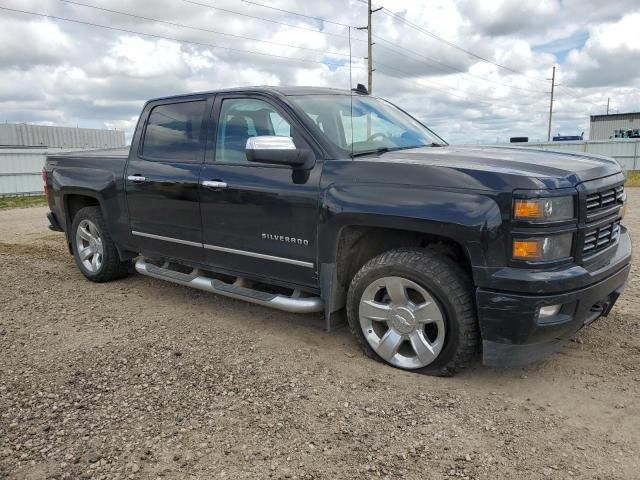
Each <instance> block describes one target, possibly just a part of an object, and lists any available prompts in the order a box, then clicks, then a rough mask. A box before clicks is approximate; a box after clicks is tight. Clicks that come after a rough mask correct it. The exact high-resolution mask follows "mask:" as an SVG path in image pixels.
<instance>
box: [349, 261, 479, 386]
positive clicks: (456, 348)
mask: <svg viewBox="0 0 640 480" xmlns="http://www.w3.org/2000/svg"><path fill="white" fill-rule="evenodd" d="M471 292H472V289H471V284H470V282H469V279H468V277H467V275H466V274H465V273H464V271H463V270H462V269H461V268H460V267H459V266H458V265H457V264H456V263H455V262H453V261H452V260H451V259H449V258H447V257H444V256H442V255H438V254H436V253H434V252H432V251H430V250H408V249H399V250H392V251H389V252H386V253H384V254H382V255H380V256H378V257H376V258H374V259H372V260H370V261H369V262H368V263H366V264H365V265H364V266H363V267H362V268H361V269H360V271H359V272H358V273H357V274H356V276H355V277H354V278H353V281H352V282H351V286H350V288H349V296H348V299H347V313H348V319H349V325H350V327H351V330H352V332H353V333H354V334H355V335H356V337H357V338H358V340H359V342H360V344H361V346H362V348H363V350H364V352H365V353H366V354H367V355H368V356H370V357H372V358H375V359H377V360H381V361H383V362H385V363H388V364H389V365H392V366H394V367H397V368H402V369H405V370H412V371H417V372H421V373H426V374H431V375H439V376H448V375H453V374H455V373H456V372H458V371H459V370H460V369H462V368H463V367H464V366H466V365H467V364H468V363H469V362H470V361H471V359H472V357H473V355H474V354H475V352H476V350H477V346H478V328H477V323H476V318H475V314H474V309H473V299H472V296H471Z"/></svg>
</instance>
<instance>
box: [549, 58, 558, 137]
mask: <svg viewBox="0 0 640 480" xmlns="http://www.w3.org/2000/svg"><path fill="white" fill-rule="evenodd" d="M548 80H551V102H549V129H548V130H547V142H550V141H551V118H552V117H553V92H554V90H555V88H556V67H555V65H554V66H553V72H552V73H551V78H549V79H548Z"/></svg>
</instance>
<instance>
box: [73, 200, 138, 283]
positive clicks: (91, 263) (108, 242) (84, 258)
mask: <svg viewBox="0 0 640 480" xmlns="http://www.w3.org/2000/svg"><path fill="white" fill-rule="evenodd" d="M71 248H72V251H73V256H74V258H75V260H76V264H77V265H78V268H79V269H80V271H81V272H82V274H83V275H84V276H85V277H87V278H88V279H89V280H91V281H93V282H109V281H111V280H116V279H118V278H122V277H125V276H126V275H127V274H128V272H129V265H130V262H123V261H121V260H120V255H119V254H118V249H117V248H116V246H115V243H114V242H113V240H112V239H111V235H109V232H108V231H107V228H106V224H105V221H104V219H103V218H102V212H101V211H100V208H99V207H85V208H82V209H81V210H79V211H78V213H76V215H75V217H74V218H73V224H72V226H71Z"/></svg>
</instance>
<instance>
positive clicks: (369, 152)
mask: <svg viewBox="0 0 640 480" xmlns="http://www.w3.org/2000/svg"><path fill="white" fill-rule="evenodd" d="M420 147H446V145H445V144H444V143H435V142H433V143H431V144H429V145H410V146H408V147H380V148H375V149H373V150H363V151H362V152H354V153H352V154H351V158H355V157H362V156H364V155H380V154H381V153H387V152H397V151H398V150H409V149H412V148H420Z"/></svg>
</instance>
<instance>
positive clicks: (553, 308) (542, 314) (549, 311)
mask: <svg viewBox="0 0 640 480" xmlns="http://www.w3.org/2000/svg"><path fill="white" fill-rule="evenodd" d="M561 307H562V305H547V306H546V307H540V310H538V318H539V319H540V320H544V319H547V318H550V317H553V316H554V315H557V314H558V312H560V308H561Z"/></svg>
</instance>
